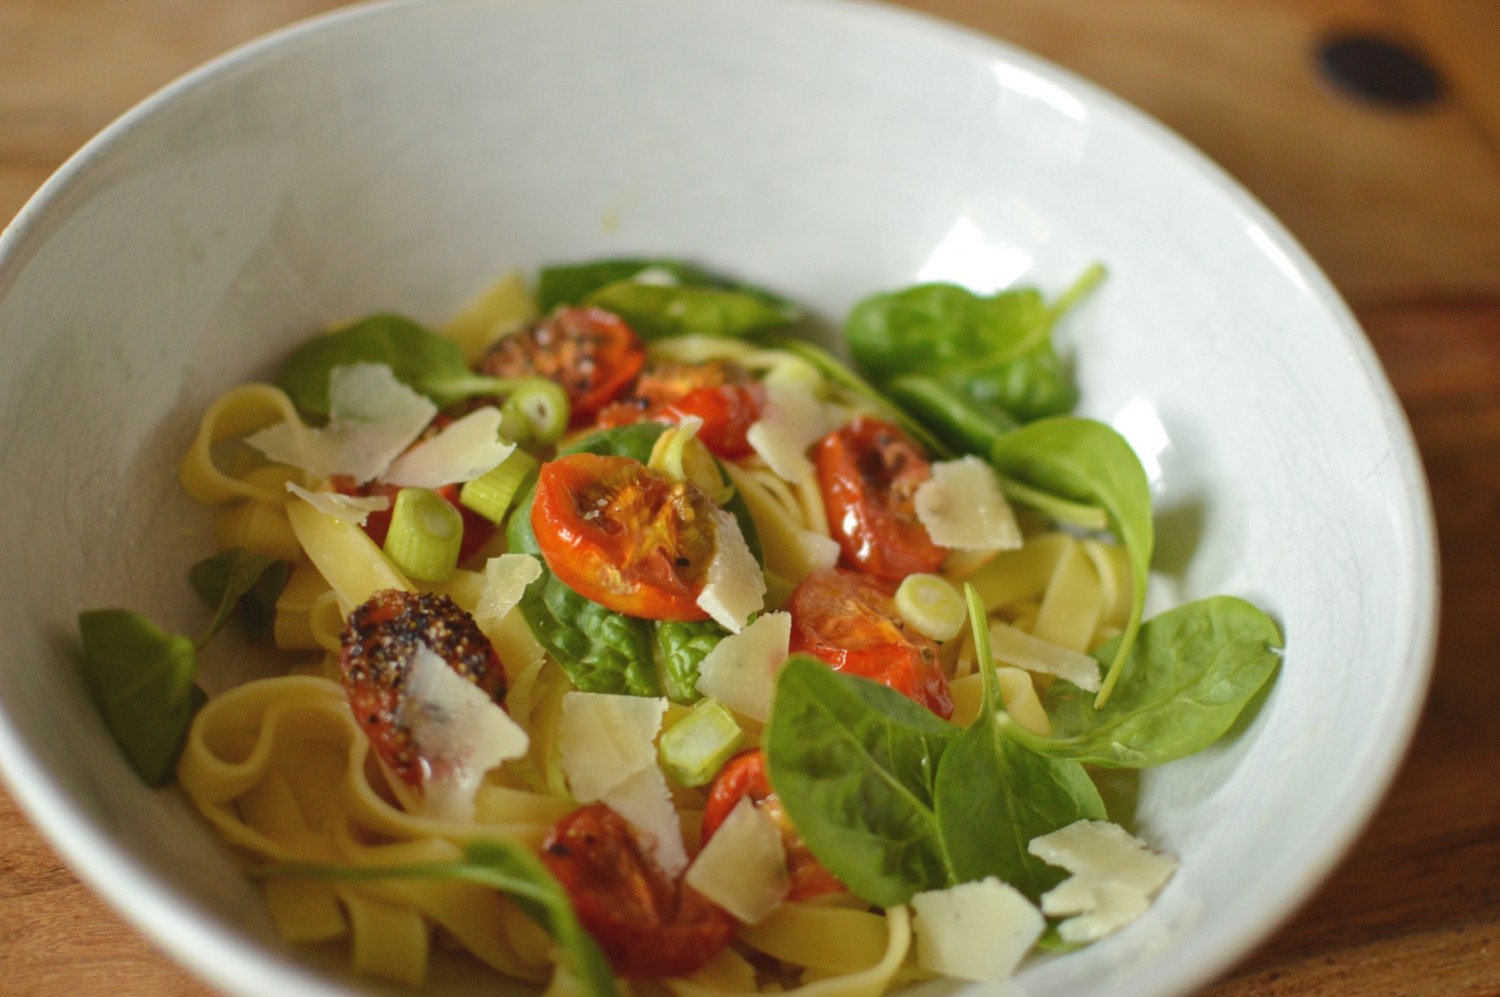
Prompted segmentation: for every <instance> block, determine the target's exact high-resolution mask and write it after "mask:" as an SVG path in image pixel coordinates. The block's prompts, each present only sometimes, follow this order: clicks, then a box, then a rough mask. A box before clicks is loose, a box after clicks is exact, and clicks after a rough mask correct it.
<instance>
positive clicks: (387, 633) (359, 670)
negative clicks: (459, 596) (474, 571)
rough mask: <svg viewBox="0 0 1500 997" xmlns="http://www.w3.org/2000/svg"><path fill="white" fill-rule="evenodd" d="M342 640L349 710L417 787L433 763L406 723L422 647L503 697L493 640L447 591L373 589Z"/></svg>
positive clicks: (402, 775) (397, 771)
mask: <svg viewBox="0 0 1500 997" xmlns="http://www.w3.org/2000/svg"><path fill="white" fill-rule="evenodd" d="M341 644H342V649H341V651H340V654H339V673H340V678H341V681H342V683H343V686H344V692H345V695H347V696H348V698H349V709H350V712H352V713H353V714H354V719H355V720H356V721H357V722H358V723H359V725H360V727H361V728H362V729H363V730H364V732H365V736H366V737H368V738H369V739H370V744H371V746H372V747H373V748H374V750H375V753H376V755H378V756H379V758H380V760H381V761H382V762H384V763H385V764H386V766H387V767H388V768H389V769H390V770H391V771H392V772H394V773H395V774H396V775H397V776H399V777H400V778H401V779H402V781H404V782H406V783H408V784H410V785H413V786H419V785H422V784H423V782H424V781H425V779H426V776H427V775H428V774H429V772H428V770H429V769H430V768H431V767H432V766H431V764H430V760H428V759H424V758H422V757H421V755H420V753H419V752H418V750H417V746H416V744H415V742H414V740H413V738H412V735H411V731H410V729H409V728H407V726H406V725H405V723H404V721H403V720H402V705H403V702H404V701H405V699H406V694H405V693H404V692H403V691H402V687H403V685H404V683H405V681H406V675H407V673H408V672H409V671H410V670H411V662H412V656H413V655H414V654H415V653H416V650H417V647H418V645H419V644H422V645H426V646H427V647H428V648H430V649H431V650H432V651H433V652H434V653H436V654H437V655H438V656H439V657H441V658H442V659H443V660H444V661H446V662H448V665H449V667H451V668H452V669H453V670H454V671H456V672H457V673H458V674H459V675H460V676H462V677H463V678H465V679H468V680H469V681H470V682H472V683H474V684H475V685H476V686H478V687H479V688H480V689H481V690H483V691H484V693H485V694H486V695H488V696H489V697H490V698H491V699H492V700H494V701H495V702H497V703H499V702H500V701H501V700H502V699H504V697H505V669H504V667H503V666H502V665H501V663H500V658H499V656H498V655H497V654H496V653H495V648H494V645H492V644H491V643H490V641H489V638H487V637H485V635H484V633H483V632H482V631H480V629H479V625H478V624H477V623H476V622H475V621H474V617H472V616H470V615H469V614H468V613H467V612H465V611H464V610H463V609H462V608H460V607H459V605H458V604H457V603H455V602H454V601H453V600H452V599H451V598H449V597H448V596H446V595H440V594H437V593H429V592H404V591H402V590H400V589H385V590H382V591H380V592H376V593H375V594H374V595H373V596H371V597H370V598H369V599H368V600H366V601H365V602H363V603H361V604H360V605H359V606H356V607H355V609H354V611H353V612H351V613H350V614H349V619H348V620H347V621H346V622H345V624H344V632H343V635H342V638H341Z"/></svg>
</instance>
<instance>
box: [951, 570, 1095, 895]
mask: <svg viewBox="0 0 1500 997" xmlns="http://www.w3.org/2000/svg"><path fill="white" fill-rule="evenodd" d="M966 594H967V597H968V602H969V615H970V619H971V620H972V621H974V642H975V649H974V654H975V657H976V658H977V659H978V660H979V661H980V662H990V663H992V662H993V661H994V656H993V655H992V654H991V653H990V642H989V629H988V626H987V621H986V619H985V614H984V606H983V604H982V603H981V602H980V601H979V596H978V594H977V593H976V592H975V590H974V587H973V586H972V585H971V586H967V593H966ZM979 671H980V674H981V676H983V682H984V704H983V706H982V707H981V709H980V711H979V716H978V717H976V718H975V719H974V722H973V723H971V724H970V725H969V726H968V727H967V728H966V729H965V730H964V732H963V733H962V734H960V735H958V737H956V738H955V739H954V740H953V743H952V744H951V745H949V746H948V751H947V753H946V754H944V756H943V760H942V764H941V765H939V766H938V774H937V786H936V793H935V797H936V808H935V809H936V815H937V821H938V827H939V831H940V833H941V835H942V838H943V842H944V846H945V848H946V849H947V853H948V858H949V861H950V863H951V864H952V868H953V873H954V876H955V878H956V881H957V882H960V883H967V882H971V881H973V880H976V879H983V878H985V877H986V876H998V877H1000V879H1002V880H1004V881H1005V882H1007V883H1009V884H1010V885H1012V886H1014V887H1015V888H1016V889H1018V890H1020V891H1021V892H1022V893H1025V894H1026V895H1027V896H1029V897H1030V898H1031V899H1032V900H1033V901H1038V900H1039V899H1040V897H1041V895H1042V894H1043V893H1045V892H1046V891H1047V890H1049V889H1051V888H1052V887H1053V886H1055V885H1056V884H1057V883H1058V882H1059V881H1060V880H1061V879H1062V872H1061V870H1059V869H1057V868H1055V867H1053V866H1049V865H1048V864H1047V863H1045V862H1043V861H1041V860H1040V859H1038V858H1037V857H1036V856H1034V855H1032V854H1031V853H1030V852H1029V851H1028V850H1027V847H1026V846H1027V844H1028V843H1029V842H1030V841H1031V839H1032V838H1035V837H1037V836H1038V835H1042V834H1049V833H1051V832H1053V831H1056V830H1057V829H1058V828H1060V827H1066V826H1067V825H1069V824H1071V823H1073V822H1074V821H1077V820H1103V819H1104V818H1105V810H1104V801H1103V800H1102V799H1101V798H1100V796H1099V791H1098V789H1096V788H1095V787H1094V784H1093V782H1092V781H1090V779H1089V777H1088V773H1087V772H1085V771H1084V769H1083V766H1082V765H1080V764H1079V763H1078V762H1075V761H1072V760H1069V759H1063V758H1049V757H1047V756H1044V755H1041V754H1038V753H1036V752H1034V751H1032V750H1030V749H1029V748H1027V747H1025V746H1024V745H1022V744H1019V743H1017V742H1015V741H1013V740H1011V739H1010V738H1009V737H1007V736H1006V735H1005V731H1006V725H1004V724H1003V723H1002V722H1001V717H1002V716H1003V711H1004V705H1003V704H1002V703H1001V700H1000V691H999V683H998V681H997V680H996V677H995V669H994V667H993V665H992V664H991V666H990V667H984V666H981V667H980V669H979Z"/></svg>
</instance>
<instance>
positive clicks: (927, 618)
mask: <svg viewBox="0 0 1500 997" xmlns="http://www.w3.org/2000/svg"><path fill="white" fill-rule="evenodd" d="M896 612H897V613H900V614H901V618H902V619H903V620H905V621H906V622H907V623H909V624H910V625H911V626H912V627H914V628H915V629H917V630H918V631H920V632H922V633H924V634H926V635H927V636H928V637H931V638H932V639H933V640H952V639H953V638H954V637H957V636H958V633H959V631H960V630H962V629H963V628H964V617H965V616H966V615H967V610H966V609H965V608H964V600H963V598H962V597H960V596H959V594H958V592H957V590H955V589H954V587H953V586H952V585H950V584H948V583H947V582H946V581H944V580H943V579H941V578H939V577H938V576H937V575H927V574H916V575H907V576H906V577H905V578H903V579H902V580H901V585H900V586H899V587H898V588H897V589H896Z"/></svg>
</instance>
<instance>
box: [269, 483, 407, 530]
mask: <svg viewBox="0 0 1500 997" xmlns="http://www.w3.org/2000/svg"><path fill="white" fill-rule="evenodd" d="M286 490H287V491H289V492H291V493H292V494H293V495H295V496H297V497H298V498H300V499H302V500H303V501H305V502H307V503H308V504H309V505H311V506H312V507H313V508H314V509H317V510H318V511H319V512H324V513H327V514H328V515H330V516H332V517H333V518H334V519H340V520H343V521H344V522H346V523H354V524H356V525H358V526H363V525H365V520H367V519H369V518H370V513H372V512H383V511H384V510H386V509H389V508H390V507H391V500H390V497H389V496H386V495H343V494H341V493H339V492H314V491H309V490H308V489H306V488H303V487H302V486H301V485H299V484H297V483H296V482H295V481H288V482H287V483H286Z"/></svg>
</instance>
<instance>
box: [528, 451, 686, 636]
mask: <svg viewBox="0 0 1500 997" xmlns="http://www.w3.org/2000/svg"><path fill="white" fill-rule="evenodd" d="M715 523H716V519H715V506H714V504H713V500H712V499H710V498H709V497H708V495H707V494H706V493H704V491H703V490H702V489H701V488H699V487H698V486H697V485H695V484H693V483H692V482H690V481H673V480H672V479H671V478H668V477H667V476H666V475H664V474H658V473H657V472H655V471H652V470H651V469H650V468H648V467H646V465H644V464H642V463H641V462H640V461H637V460H632V459H631V458H629V457H615V456H601V455H598V454H590V453H579V454H569V455H568V456H565V457H559V458H558V459H557V460H553V461H549V462H547V463H546V464H543V465H542V469H541V472H540V473H539V474H538V476H537V486H536V499H535V501H534V502H533V503H532V507H531V528H532V531H533V532H534V533H535V534H536V539H537V545H538V546H539V547H540V548H541V551H542V556H543V558H545V559H546V561H547V567H548V568H549V569H550V570H551V571H552V573H553V574H554V575H556V576H557V577H558V578H559V579H561V580H562V581H563V583H564V584H566V585H567V586H568V587H569V588H571V589H572V590H573V591H575V592H577V593H578V594H579V595H581V596H583V597H584V598H586V599H592V600H593V601H594V602H597V603H599V604H600V605H603V606H607V607H609V608H610V609H613V610H615V611H616V612H620V613H624V614H626V615H627V616H634V617H639V618H642V619H648V620H680V621H694V620H706V619H708V613H707V612H706V611H705V610H703V609H702V608H701V607H700V606H699V605H698V595H699V594H700V593H701V592H702V591H703V586H704V583H705V580H706V578H707V574H708V563H709V561H710V560H711V559H712V557H713V553H714V547H715V542H716V536H715V530H716V525H715Z"/></svg>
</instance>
